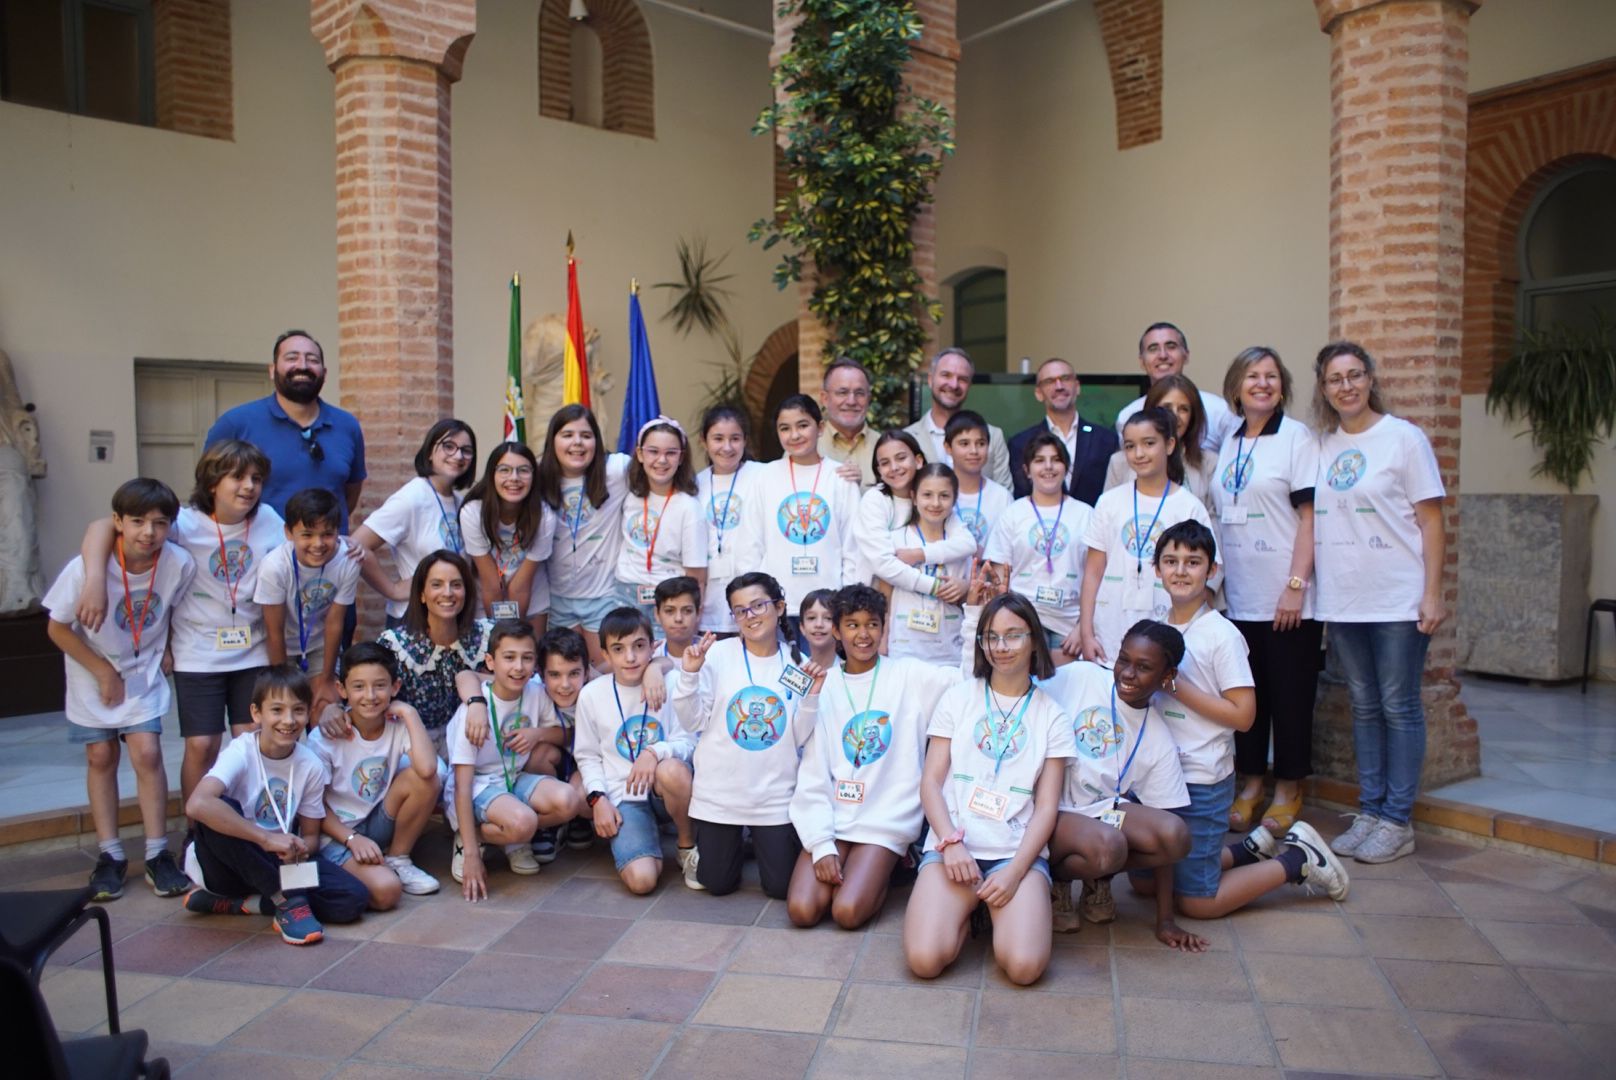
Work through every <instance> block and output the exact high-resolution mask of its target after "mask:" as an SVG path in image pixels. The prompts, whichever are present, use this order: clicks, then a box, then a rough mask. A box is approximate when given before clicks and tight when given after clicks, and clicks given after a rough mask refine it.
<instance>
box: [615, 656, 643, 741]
mask: <svg viewBox="0 0 1616 1080" xmlns="http://www.w3.org/2000/svg"><path fill="white" fill-rule="evenodd" d="M640 693H641V694H642V695H643V694H644V693H645V691H643V690H641V691H640ZM612 700H613V701H615V702H617V718H618V719H619V720H621V721H622V722H623V726H624V727H625V728H627V727H628V716H627V715H625V714H624V712H623V699H622V698H621V697H619V696H618V694H617V679H616V678H615V677H613V679H612ZM645 721H646V715H645V705H644V703H643V701H642V703H641V705H640V733H639V737H638V738H637V739H635V741H634V760H636V761H638V760H639V758H640V752H641V751H642V750H644V749H645V728H646V722H645ZM624 734H625V735H626V734H627V732H626V731H625V732H624Z"/></svg>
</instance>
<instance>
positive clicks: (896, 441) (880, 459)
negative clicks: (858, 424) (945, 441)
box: [831, 431, 926, 592]
mask: <svg viewBox="0 0 1616 1080" xmlns="http://www.w3.org/2000/svg"><path fill="white" fill-rule="evenodd" d="M873 460H874V464H875V474H876V476H878V477H879V478H880V483H878V484H876V485H875V486H874V487H872V488H870V489H869V490H868V491H865V492H864V493H863V494H862V495H860V496H859V503H858V516H857V518H855V519H854V522H853V576H852V577H851V578H850V579H848V580H847V581H846V582H844V584H847V585H869V584H872V583H873V582H874V580H875V571H876V567H877V566H878V565H879V564H880V563H881V561H882V556H884V555H887V554H889V553H890V552H891V551H892V530H893V529H899V528H902V527H903V526H904V525H906V524H907V523H908V522H909V519H910V518H911V517H913V516H914V512H913V509H912V507H913V501H914V494H915V473H917V472H919V471H920V467H921V466H922V465H924V464H926V456H925V455H924V454H922V453H921V452H920V443H919V442H917V441H916V440H915V437H914V436H913V435H911V434H909V433H908V432H907V431H883V432H882V433H881V434H880V435H879V436H878V437H877V438H876V440H875V451H874V459H873ZM831 591H832V592H834V591H835V590H834V589H832V590H831Z"/></svg>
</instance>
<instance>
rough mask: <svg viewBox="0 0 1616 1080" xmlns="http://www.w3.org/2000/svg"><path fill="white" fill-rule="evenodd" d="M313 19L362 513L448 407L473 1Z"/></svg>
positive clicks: (399, 5) (370, 1)
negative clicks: (455, 227) (328, 117)
mask: <svg viewBox="0 0 1616 1080" xmlns="http://www.w3.org/2000/svg"><path fill="white" fill-rule="evenodd" d="M310 24H311V27H312V29H313V32H314V36H315V37H316V38H317V39H319V41H320V43H321V45H322V46H324V48H325V55H326V63H327V65H328V66H329V67H330V68H331V70H332V73H333V74H334V75H335V86H336V138H337V344H338V350H337V351H338V354H339V356H340V362H341V365H342V397H341V403H342V407H343V408H345V409H348V410H350V411H351V412H353V413H355V414H356V415H357V416H358V417H359V420H360V422H361V423H362V424H363V425H364V429H365V444H366V446H365V449H366V458H367V464H368V467H369V471H370V478H369V479H368V480H367V481H366V483H365V497H364V503H363V505H362V507H361V514H363V513H364V512H365V511H366V510H369V509H370V508H373V507H375V506H377V505H378V504H379V503H380V502H381V501H382V500H383V499H385V498H386V497H387V496H388V495H390V494H391V493H392V492H393V491H395V490H396V489H397V488H398V487H400V486H401V485H402V484H403V483H405V482H406V481H407V480H409V479H410V477H412V476H413V475H414V470H413V468H412V467H411V464H410V462H411V459H412V458H413V457H414V455H415V450H416V447H417V445H418V444H419V442H420V439H421V436H422V434H423V433H425V431H426V429H427V428H428V427H430V426H431V425H432V424H433V423H435V422H436V421H437V420H439V419H441V418H443V417H445V416H449V415H451V414H452V412H453V410H454V319H453V309H452V297H453V281H452V277H451V272H450V268H451V257H450V236H451V233H452V216H451V212H450V197H449V161H450V158H449V87H450V85H451V84H452V83H454V82H456V81H457V80H459V78H460V72H461V66H462V64H463V62H464V60H465V55H466V49H467V48H468V47H469V46H470V44H471V37H472V34H473V33H474V32H475V30H476V25H477V5H476V0H435V2H434V3H433V4H431V5H423V4H420V3H418V2H414V0H364V2H361V0H313V2H312V4H311V18H310ZM368 614H369V612H368V611H367V615H368Z"/></svg>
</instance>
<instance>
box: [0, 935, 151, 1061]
mask: <svg viewBox="0 0 1616 1080" xmlns="http://www.w3.org/2000/svg"><path fill="white" fill-rule="evenodd" d="M0 1009H4V1015H6V1016H9V1017H11V1021H10V1022H11V1023H13V1024H15V1025H16V1027H14V1028H12V1031H13V1033H14V1036H13V1039H12V1041H11V1043H10V1044H8V1045H7V1047H6V1060H8V1061H10V1062H11V1064H10V1065H9V1066H7V1067H6V1071H7V1072H9V1073H10V1074H11V1075H12V1076H27V1077H42V1078H43V1077H48V1078H50V1080H122V1078H124V1077H131V1078H133V1077H148V1078H151V1080H167V1077H168V1061H167V1060H166V1059H164V1058H153V1059H152V1060H150V1061H147V1060H145V1059H146V1033H145V1032H144V1031H125V1032H123V1033H121V1034H118V1035H96V1036H92V1037H90V1038H87V1039H69V1040H68V1041H67V1042H63V1041H62V1040H61V1039H59V1038H58V1037H57V1035H56V1024H55V1023H54V1022H53V1021H52V1020H51V1017H50V1010H49V1009H47V1008H46V1007H45V999H44V998H43V997H41V996H40V993H39V986H38V984H37V983H35V982H34V980H33V979H32V978H30V977H29V974H28V971H27V969H25V968H24V967H23V966H22V965H21V964H19V963H16V962H15V961H13V960H10V959H0Z"/></svg>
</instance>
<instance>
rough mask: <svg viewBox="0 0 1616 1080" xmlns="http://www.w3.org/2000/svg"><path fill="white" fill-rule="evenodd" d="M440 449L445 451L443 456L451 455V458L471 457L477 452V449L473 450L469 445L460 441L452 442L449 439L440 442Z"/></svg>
mask: <svg viewBox="0 0 1616 1080" xmlns="http://www.w3.org/2000/svg"><path fill="white" fill-rule="evenodd" d="M438 449H439V450H442V451H443V456H444V457H451V458H469V457H471V456H472V455H473V454H475V453H476V452H477V451H475V450H473V449H472V448H471V447H470V446H469V445H467V446H461V445H460V444H458V443H452V442H450V441H449V440H448V439H445V440H443V441H442V442H440V443H439V444H438Z"/></svg>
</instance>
